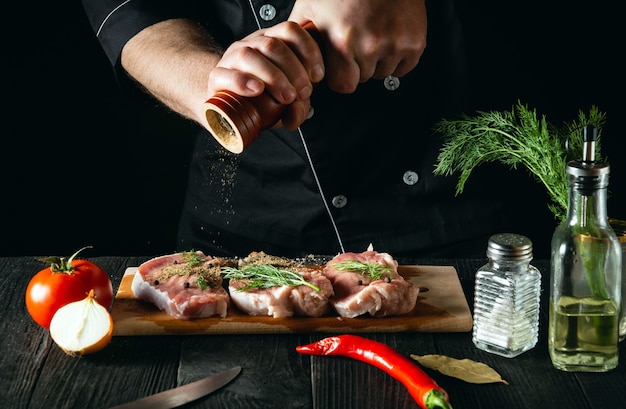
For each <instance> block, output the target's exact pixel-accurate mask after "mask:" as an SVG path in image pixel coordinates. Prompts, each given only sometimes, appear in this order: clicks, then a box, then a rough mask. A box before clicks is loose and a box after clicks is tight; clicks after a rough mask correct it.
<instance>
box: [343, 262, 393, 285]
mask: <svg viewBox="0 0 626 409" xmlns="http://www.w3.org/2000/svg"><path fill="white" fill-rule="evenodd" d="M333 268H335V269H337V270H339V271H350V272H352V273H359V274H361V275H362V276H364V277H368V278H371V279H372V280H380V279H381V278H382V276H383V274H385V273H389V279H392V278H393V269H392V268H391V267H389V266H388V265H385V264H378V263H363V262H361V261H357V260H345V261H336V262H333Z"/></svg>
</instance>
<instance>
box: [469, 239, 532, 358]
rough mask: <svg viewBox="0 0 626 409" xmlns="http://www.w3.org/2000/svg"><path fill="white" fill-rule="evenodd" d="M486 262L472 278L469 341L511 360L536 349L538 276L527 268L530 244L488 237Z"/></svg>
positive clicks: (530, 255) (529, 241)
mask: <svg viewBox="0 0 626 409" xmlns="http://www.w3.org/2000/svg"><path fill="white" fill-rule="evenodd" d="M487 257H488V258H489V262H488V263H487V264H485V265H484V266H482V267H481V268H480V269H479V270H478V271H477V272H476V283H475V288H474V291H475V294H474V317H473V319H474V323H473V331H472V341H473V342H474V345H476V347H477V348H478V349H482V350H484V351H487V352H490V353H493V354H497V355H501V356H504V357H506V358H513V357H515V356H517V355H519V354H521V353H523V352H525V351H528V350H529V349H531V348H533V347H534V346H535V345H536V344H537V338H538V332H539V296H540V292H541V273H540V272H539V270H538V269H537V268H536V267H534V266H532V265H531V264H530V261H531V260H532V258H533V245H532V242H531V240H530V239H529V238H527V237H525V236H522V235H519V234H512V233H500V234H495V235H493V236H491V237H490V238H489V241H488V244H487Z"/></svg>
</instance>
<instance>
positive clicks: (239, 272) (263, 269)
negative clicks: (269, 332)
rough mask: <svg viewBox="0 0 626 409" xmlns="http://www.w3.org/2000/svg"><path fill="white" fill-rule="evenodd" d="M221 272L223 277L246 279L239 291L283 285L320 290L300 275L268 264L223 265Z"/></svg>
mask: <svg viewBox="0 0 626 409" xmlns="http://www.w3.org/2000/svg"><path fill="white" fill-rule="evenodd" d="M222 272H223V273H224V278H228V279H244V280H248V283H247V284H246V285H245V286H243V287H242V288H240V289H239V291H247V290H251V289H255V288H261V289H265V288H271V287H278V286H283V285H288V286H299V285H306V286H308V287H311V288H312V289H314V290H315V291H320V288H319V287H318V286H316V285H314V284H311V283H309V282H308V281H306V280H305V279H304V277H302V275H300V274H298V273H295V272H293V271H289V270H285V269H281V268H278V267H275V266H272V265H270V264H246V265H245V266H243V267H241V268H235V267H223V268H222Z"/></svg>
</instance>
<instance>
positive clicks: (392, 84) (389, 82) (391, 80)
mask: <svg viewBox="0 0 626 409" xmlns="http://www.w3.org/2000/svg"><path fill="white" fill-rule="evenodd" d="M383 83H384V84H385V88H387V89H388V90H389V91H394V90H396V89H398V87H399V86H400V78H398V77H394V76H393V75H389V76H387V77H386V78H385V80H384V81H383Z"/></svg>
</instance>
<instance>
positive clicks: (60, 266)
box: [38, 246, 93, 274]
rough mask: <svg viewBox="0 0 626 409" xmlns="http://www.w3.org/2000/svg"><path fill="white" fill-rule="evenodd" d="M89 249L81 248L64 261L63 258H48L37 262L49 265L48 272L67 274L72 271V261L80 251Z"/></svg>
mask: <svg viewBox="0 0 626 409" xmlns="http://www.w3.org/2000/svg"><path fill="white" fill-rule="evenodd" d="M91 248H93V246H85V247H82V248H80V249H78V250H76V251H75V252H74V254H72V255H71V256H70V257H69V258H68V259H66V258H65V257H58V256H50V257H44V258H39V259H38V260H39V261H43V262H44V263H48V264H50V270H51V271H52V272H53V273H65V274H68V273H71V272H72V271H74V267H73V266H72V261H73V260H74V259H75V258H76V256H77V255H78V253H80V252H81V251H83V250H85V249H91Z"/></svg>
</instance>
